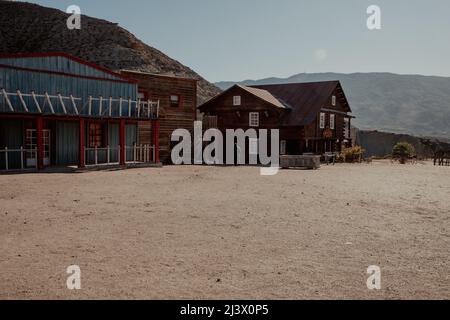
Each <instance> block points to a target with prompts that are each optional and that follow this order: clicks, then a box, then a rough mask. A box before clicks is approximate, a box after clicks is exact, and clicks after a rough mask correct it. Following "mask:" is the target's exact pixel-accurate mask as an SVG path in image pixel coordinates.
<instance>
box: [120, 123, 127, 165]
mask: <svg viewBox="0 0 450 320" xmlns="http://www.w3.org/2000/svg"><path fill="white" fill-rule="evenodd" d="M119 144H120V165H121V166H124V165H125V163H126V161H125V156H126V150H125V120H120V123H119Z"/></svg>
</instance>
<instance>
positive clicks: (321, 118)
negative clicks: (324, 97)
mask: <svg viewBox="0 0 450 320" xmlns="http://www.w3.org/2000/svg"><path fill="white" fill-rule="evenodd" d="M319 126H320V129H325V113H323V112H321V113H320V123H319Z"/></svg>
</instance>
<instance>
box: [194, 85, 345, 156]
mask: <svg viewBox="0 0 450 320" xmlns="http://www.w3.org/2000/svg"><path fill="white" fill-rule="evenodd" d="M199 109H200V112H202V114H203V119H204V129H208V128H212V127H215V128H218V129H220V130H221V131H222V132H225V130H226V129H244V130H246V129H249V128H253V129H279V130H280V153H281V154H290V155H297V154H302V153H317V154H323V153H325V152H336V151H340V150H341V149H342V148H343V147H345V146H350V145H351V143H352V141H351V138H350V125H351V124H350V121H351V118H352V116H351V115H350V113H351V108H350V105H349V103H348V101H347V98H346V96H345V93H344V90H343V88H342V86H341V84H340V82H339V81H327V82H314V83H294V84H276V85H261V86H250V87H249V86H242V85H235V86H233V87H231V88H230V89H228V90H226V91H224V92H222V93H221V94H219V95H218V96H216V97H215V98H213V99H211V100H209V101H208V102H206V103H205V104H203V105H201V106H200V107H199Z"/></svg>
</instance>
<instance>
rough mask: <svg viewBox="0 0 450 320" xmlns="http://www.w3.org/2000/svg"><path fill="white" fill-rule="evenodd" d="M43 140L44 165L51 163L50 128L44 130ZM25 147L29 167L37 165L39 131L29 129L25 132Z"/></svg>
mask: <svg viewBox="0 0 450 320" xmlns="http://www.w3.org/2000/svg"><path fill="white" fill-rule="evenodd" d="M42 140H43V147H44V158H43V161H44V166H49V165H50V130H42ZM25 149H26V150H27V152H26V164H27V167H29V168H31V167H36V163H37V159H36V156H37V152H35V150H37V131H36V129H27V130H26V133H25Z"/></svg>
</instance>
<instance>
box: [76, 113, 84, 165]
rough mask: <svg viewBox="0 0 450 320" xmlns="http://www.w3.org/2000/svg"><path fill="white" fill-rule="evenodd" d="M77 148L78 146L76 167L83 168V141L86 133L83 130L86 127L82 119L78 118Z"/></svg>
mask: <svg viewBox="0 0 450 320" xmlns="http://www.w3.org/2000/svg"><path fill="white" fill-rule="evenodd" d="M79 128H80V129H79V140H80V141H79V148H78V154H79V160H78V167H79V168H84V167H85V166H86V159H85V143H86V135H85V132H86V131H85V130H86V127H85V125H84V119H83V118H80V120H79Z"/></svg>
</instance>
